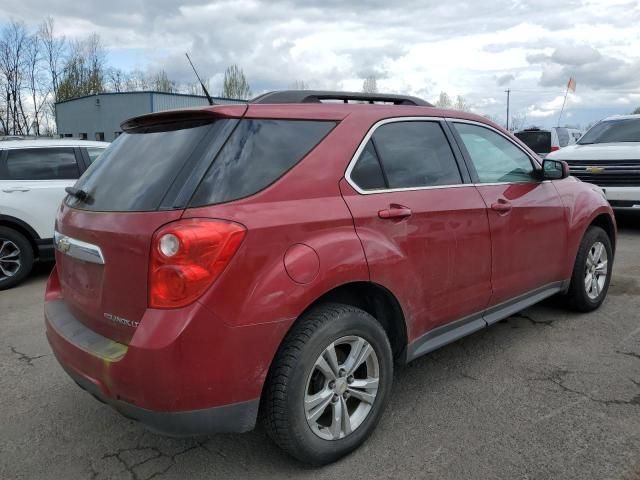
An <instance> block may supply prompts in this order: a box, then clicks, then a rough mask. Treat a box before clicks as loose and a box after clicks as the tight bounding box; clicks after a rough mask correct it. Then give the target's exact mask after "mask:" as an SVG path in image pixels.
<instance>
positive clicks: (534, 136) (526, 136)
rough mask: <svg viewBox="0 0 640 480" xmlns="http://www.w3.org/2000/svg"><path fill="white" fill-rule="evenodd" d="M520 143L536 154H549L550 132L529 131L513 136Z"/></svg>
mask: <svg viewBox="0 0 640 480" xmlns="http://www.w3.org/2000/svg"><path fill="white" fill-rule="evenodd" d="M515 136H516V137H518V138H519V139H520V140H522V142H523V143H524V144H525V145H526V146H527V147H529V148H530V149H531V150H533V151H534V152H536V153H549V152H550V151H551V132H549V131H540V130H535V131H534V130H529V131H526V130H525V131H524V132H517V133H516V134H515Z"/></svg>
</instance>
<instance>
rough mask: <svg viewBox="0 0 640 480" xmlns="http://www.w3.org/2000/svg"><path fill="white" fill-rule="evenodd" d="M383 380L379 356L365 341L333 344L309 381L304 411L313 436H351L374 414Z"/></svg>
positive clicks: (350, 339) (351, 338) (349, 338)
mask: <svg viewBox="0 0 640 480" xmlns="http://www.w3.org/2000/svg"><path fill="white" fill-rule="evenodd" d="M379 381H380V364H379V362H378V357H377V355H376V352H375V350H374V349H373V347H372V346H371V344H369V342H367V341H366V340H365V339H364V338H362V337H359V336H346V337H342V338H339V339H338V340H336V341H335V342H333V343H331V344H330V345H329V346H328V347H327V348H326V349H325V350H324V351H323V352H322V354H321V355H320V356H319V357H318V359H317V360H316V362H315V364H314V367H313V369H312V371H311V373H310V374H309V378H308V379H307V386H306V391H305V397H304V410H305V415H306V418H307V423H308V424H309V426H310V427H311V430H312V431H313V433H315V434H316V435H317V436H318V437H320V438H322V439H324V440H339V439H341V438H345V437H346V436H348V435H350V434H351V433H352V432H353V431H354V430H355V429H356V428H358V427H359V426H360V425H361V424H362V422H364V420H365V419H366V418H367V416H368V415H369V413H370V412H371V409H372V407H373V404H374V402H375V400H376V395H377V393H378V385H379Z"/></svg>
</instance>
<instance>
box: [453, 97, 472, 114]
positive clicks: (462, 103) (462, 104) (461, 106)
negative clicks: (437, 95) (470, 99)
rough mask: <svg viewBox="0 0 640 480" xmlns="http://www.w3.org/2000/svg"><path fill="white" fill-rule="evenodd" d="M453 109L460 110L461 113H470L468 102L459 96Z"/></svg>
mask: <svg viewBox="0 0 640 480" xmlns="http://www.w3.org/2000/svg"><path fill="white" fill-rule="evenodd" d="M453 108H454V109H455V110H460V111H463V112H468V111H469V104H468V103H467V100H466V99H465V98H464V97H463V96H461V95H458V96H457V97H456V101H455V103H454V104H453Z"/></svg>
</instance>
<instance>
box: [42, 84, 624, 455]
mask: <svg viewBox="0 0 640 480" xmlns="http://www.w3.org/2000/svg"><path fill="white" fill-rule="evenodd" d="M328 100H333V101H328ZM335 100H338V102H336V101H335ZM122 130H123V132H124V133H123V134H122V135H121V136H120V137H119V138H118V139H117V140H116V141H115V142H113V144H112V145H111V146H110V147H109V148H108V149H107V150H106V151H105V153H104V154H103V155H102V156H101V157H100V159H98V161H96V162H95V163H94V164H93V165H91V167H90V168H89V169H88V170H87V172H86V173H85V174H84V175H83V176H82V178H80V180H79V181H78V182H77V184H76V185H75V187H73V188H69V189H68V192H69V195H68V196H67V198H66V199H65V201H64V203H63V205H62V206H61V207H60V210H59V212H58V214H57V219H56V233H55V245H56V259H57V265H56V268H55V269H54V270H53V272H52V274H51V278H50V279H49V283H48V285H47V292H46V303H45V318H46V328H47V337H48V339H49V342H50V344H51V347H52V349H53V351H54V352H55V354H56V356H57V358H58V360H59V362H60V364H61V365H62V366H63V367H64V369H65V370H66V371H67V372H68V374H69V375H70V376H71V377H72V378H73V379H74V380H75V381H76V382H77V383H78V384H79V385H80V386H81V387H82V388H84V389H86V390H87V391H89V392H90V393H92V394H93V395H94V396H95V397H97V398H98V399H99V400H101V401H104V402H106V403H108V404H110V405H112V406H113V407H115V408H116V409H117V410H118V411H120V412H121V413H123V414H124V415H125V416H127V417H130V418H133V419H137V420H140V421H141V422H142V423H144V424H146V425H147V426H148V427H150V428H151V429H153V430H155V431H158V432H163V433H167V434H180V435H183V434H207V433H211V432H220V431H225V432H244V431H247V430H251V429H252V428H253V427H254V425H255V423H256V420H257V419H258V418H264V419H265V421H266V425H267V429H268V431H269V433H270V435H271V437H272V438H273V439H274V440H275V442H276V443H277V444H278V445H280V446H281V447H283V448H284V449H285V450H287V451H288V452H289V453H291V454H292V455H294V456H295V457H297V458H299V459H301V460H303V461H306V462H309V463H313V464H324V463H328V462H331V461H333V460H336V459H337V458H339V457H340V456H342V455H345V454H347V453H348V452H350V451H352V450H354V449H355V448H356V447H357V446H359V445H360V444H361V443H362V442H363V441H364V440H365V439H366V437H367V436H368V435H369V434H370V433H371V432H372V430H373V429H374V428H375V425H376V423H377V422H378V421H379V419H380V417H381V415H382V412H383V410H384V407H385V405H386V404H387V403H388V400H389V397H390V393H391V384H392V376H393V368H394V365H399V364H403V363H405V362H408V361H411V360H412V359H415V358H416V357H418V356H420V355H423V354H425V353H428V352H431V351H432V350H434V349H436V348H438V347H441V346H442V345H445V344H447V343H449V342H452V341H454V340H456V339H459V338H461V337H463V336H465V335H468V334H470V333H472V332H475V331H477V330H480V329H482V328H485V327H487V326H489V325H491V324H493V323H495V322H497V321H499V320H500V319H503V318H505V317H508V316H510V315H512V314H513V313H515V312H517V311H519V310H521V309H523V308H525V307H528V306H530V305H532V304H534V303H536V302H539V301H540V300H542V299H544V298H545V297H549V296H551V295H553V294H556V293H560V294H564V295H565V297H566V300H567V301H568V302H569V303H570V304H571V305H573V307H575V308H577V309H579V310H582V311H588V310H593V309H595V308H597V307H599V306H600V304H601V303H602V302H603V300H604V298H605V295H606V293H607V288H608V286H609V280H610V278H611V267H612V261H613V254H614V247H615V240H616V226H615V221H614V217H613V214H612V210H611V208H610V206H609V204H608V203H607V201H606V199H605V197H604V195H603V194H602V192H601V190H600V189H599V188H598V187H596V186H594V185H591V184H588V183H582V182H581V181H579V180H576V179H575V178H572V177H569V176H568V173H567V172H568V169H567V166H566V164H564V163H563V162H559V161H549V160H547V161H545V162H544V163H543V165H541V164H539V159H538V158H537V157H536V155H535V153H533V152H532V151H530V150H529V149H528V148H527V147H526V146H525V145H524V144H523V143H521V142H520V141H519V140H517V139H516V138H515V137H513V136H512V135H511V134H509V133H508V132H506V131H504V130H503V129H502V128H500V127H498V126H497V125H495V124H493V123H491V122H490V121H488V120H487V119H485V118H483V117H480V116H477V115H473V114H470V113H464V112H459V111H449V110H440V109H436V108H433V107H432V106H430V105H429V104H428V103H426V102H424V101H423V100H420V99H417V98H413V97H404V96H393V95H365V94H345V93H335V92H334V93H331V92H311V91H298V92H273V93H269V94H265V95H263V96H262V97H259V98H257V99H255V100H254V101H252V102H249V103H248V104H246V105H233V106H212V107H207V108H200V109H190V110H176V111H170V112H163V113H155V114H151V115H146V116H142V117H138V118H134V119H132V120H129V121H127V122H125V123H124V124H123V125H122Z"/></svg>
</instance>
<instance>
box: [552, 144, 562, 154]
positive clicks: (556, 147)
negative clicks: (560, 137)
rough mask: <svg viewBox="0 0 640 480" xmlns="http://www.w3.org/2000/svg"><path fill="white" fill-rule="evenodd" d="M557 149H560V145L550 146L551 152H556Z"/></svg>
mask: <svg viewBox="0 0 640 480" xmlns="http://www.w3.org/2000/svg"><path fill="white" fill-rule="evenodd" d="M558 150H560V147H558V146H557V145H554V146H552V147H551V151H552V152H557V151H558Z"/></svg>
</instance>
